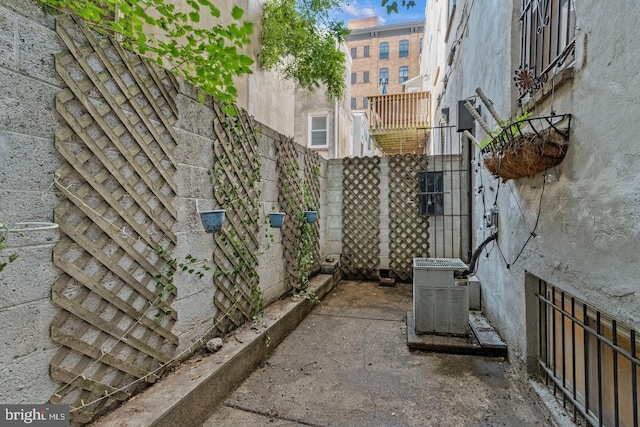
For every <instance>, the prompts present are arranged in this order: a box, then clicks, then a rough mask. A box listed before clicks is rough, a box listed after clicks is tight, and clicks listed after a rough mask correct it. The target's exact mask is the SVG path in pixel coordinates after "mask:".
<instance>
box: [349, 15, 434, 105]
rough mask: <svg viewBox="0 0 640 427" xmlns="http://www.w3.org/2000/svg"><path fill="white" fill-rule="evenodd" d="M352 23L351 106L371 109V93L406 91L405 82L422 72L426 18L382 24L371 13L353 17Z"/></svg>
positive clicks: (350, 43)
mask: <svg viewBox="0 0 640 427" xmlns="http://www.w3.org/2000/svg"><path fill="white" fill-rule="evenodd" d="M348 26H349V29H350V30H351V34H350V35H349V36H348V37H347V46H348V47H349V51H350V52H351V58H352V60H353V65H352V68H351V109H352V110H365V109H367V108H368V104H367V99H366V97H367V96H372V95H380V94H381V93H387V94H392V93H402V92H403V87H402V83H404V82H406V81H407V80H410V79H412V78H413V77H416V76H417V75H418V74H419V72H420V54H421V53H422V36H423V33H424V21H412V22H403V23H398V24H391V25H378V19H377V18H376V17H371V18H362V19H354V20H351V21H349V23H348ZM381 82H382V83H381ZM383 85H384V87H383Z"/></svg>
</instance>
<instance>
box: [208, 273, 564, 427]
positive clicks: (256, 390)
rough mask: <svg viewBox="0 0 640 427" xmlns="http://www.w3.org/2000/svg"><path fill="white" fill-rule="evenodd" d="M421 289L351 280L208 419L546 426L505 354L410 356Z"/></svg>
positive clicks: (542, 411) (213, 422) (218, 422)
mask: <svg viewBox="0 0 640 427" xmlns="http://www.w3.org/2000/svg"><path fill="white" fill-rule="evenodd" d="M411 301H412V287H411V285H407V284H397V285H396V286H395V287H381V286H379V285H378V284H377V283H371V282H354V281H343V282H341V283H339V284H338V285H337V286H336V287H335V288H334V289H333V291H332V292H330V293H329V295H327V297H326V298H325V299H324V300H323V301H322V303H321V304H320V305H319V306H317V307H315V309H314V310H313V311H312V312H311V314H309V316H307V317H306V318H305V319H304V320H303V321H302V323H300V325H299V326H298V327H297V328H296V329H295V330H294V331H293V332H292V333H291V334H290V335H289V336H288V337H287V338H286V339H285V340H284V341H283V342H282V343H281V344H280V345H279V346H278V347H277V348H276V349H274V350H273V352H272V355H271V357H270V358H268V359H267V360H266V361H265V362H264V364H263V365H262V366H261V367H260V368H259V369H258V370H256V371H255V372H254V373H253V374H252V375H251V376H250V377H249V378H248V379H247V380H246V381H244V382H243V383H242V384H241V385H240V386H239V388H238V389H237V390H236V391H235V392H234V393H233V394H232V395H231V396H230V397H228V398H227V399H226V400H225V401H224V402H223V403H222V404H221V405H219V406H218V407H217V408H216V411H215V413H214V414H213V415H212V416H211V417H210V418H209V419H208V420H207V421H206V422H205V424H204V425H205V426H207V427H214V426H215V427H219V426H234V427H235V426H267V425H268V426H354V427H355V426H543V425H544V426H547V425H553V424H554V423H553V421H552V419H551V418H550V416H549V413H548V411H547V410H546V408H545V407H544V406H543V405H541V404H539V403H538V400H537V398H536V397H535V396H533V395H532V392H530V391H528V390H527V387H525V385H524V383H522V382H521V381H519V380H518V379H517V378H516V377H515V375H514V374H513V373H512V371H511V367H510V365H509V363H508V362H507V361H506V360H505V359H504V358H490V357H484V356H468V355H452V354H443V353H429V352H422V351H413V350H409V349H408V347H407V337H406V334H407V330H406V313H407V311H408V310H410V309H411Z"/></svg>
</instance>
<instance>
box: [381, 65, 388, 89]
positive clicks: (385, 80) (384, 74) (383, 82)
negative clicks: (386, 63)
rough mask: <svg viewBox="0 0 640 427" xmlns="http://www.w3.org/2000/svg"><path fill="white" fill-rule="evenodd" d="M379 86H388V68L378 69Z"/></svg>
mask: <svg viewBox="0 0 640 427" xmlns="http://www.w3.org/2000/svg"><path fill="white" fill-rule="evenodd" d="M380 84H381V85H386V84H389V69H388V68H380Z"/></svg>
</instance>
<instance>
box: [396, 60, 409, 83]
mask: <svg viewBox="0 0 640 427" xmlns="http://www.w3.org/2000/svg"><path fill="white" fill-rule="evenodd" d="M407 80H409V67H407V66H406V65H403V66H402V67H400V68H399V69H398V83H400V84H402V83H404V82H406V81H407Z"/></svg>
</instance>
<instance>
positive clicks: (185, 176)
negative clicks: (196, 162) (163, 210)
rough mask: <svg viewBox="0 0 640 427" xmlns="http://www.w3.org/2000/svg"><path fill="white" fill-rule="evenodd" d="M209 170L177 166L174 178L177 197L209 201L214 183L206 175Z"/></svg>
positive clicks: (182, 165)
mask: <svg viewBox="0 0 640 427" xmlns="http://www.w3.org/2000/svg"><path fill="white" fill-rule="evenodd" d="M209 171H210V169H205V168H199V167H194V166H188V165H184V164H179V165H178V168H177V172H176V174H175V176H174V180H175V183H176V186H177V188H178V195H179V196H181V197H191V198H198V199H211V198H212V195H213V186H214V183H211V181H210V175H209V174H208V173H207V172H209Z"/></svg>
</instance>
